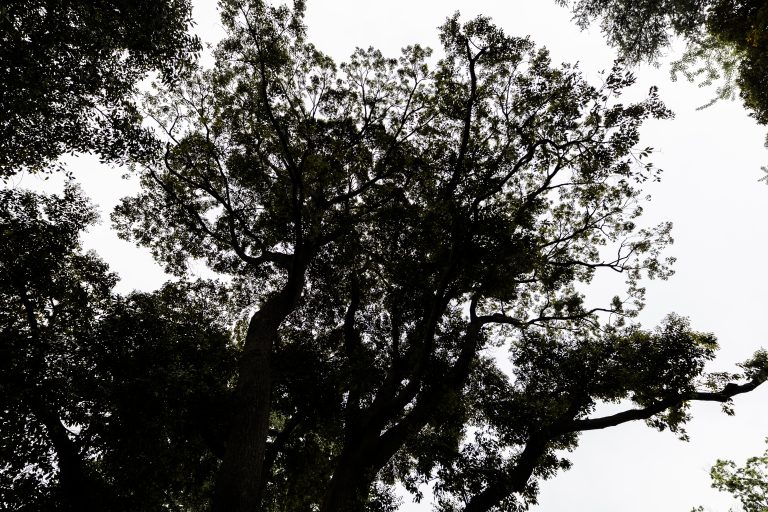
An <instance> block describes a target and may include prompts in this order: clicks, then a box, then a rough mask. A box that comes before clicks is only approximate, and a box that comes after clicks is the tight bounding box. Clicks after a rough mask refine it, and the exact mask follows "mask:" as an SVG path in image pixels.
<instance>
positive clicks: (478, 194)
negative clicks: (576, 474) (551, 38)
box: [113, 0, 768, 512]
mask: <svg viewBox="0 0 768 512" xmlns="http://www.w3.org/2000/svg"><path fill="white" fill-rule="evenodd" d="M221 6H222V13H223V24H224V27H225V29H226V30H227V33H228V36H227V37H226V38H225V40H224V41H223V42H222V43H221V44H220V45H219V47H218V49H217V53H216V57H217V60H216V64H215V66H214V68H213V69H211V70H208V71H201V72H199V73H197V74H196V75H195V76H194V77H192V78H190V79H189V80H187V81H184V82H183V83H182V86H181V87H179V88H177V89H174V90H160V91H158V92H157V94H155V95H154V96H152V97H151V98H149V100H148V102H147V110H148V116H150V117H151V119H152V120H153V121H154V122H155V124H156V125H157V126H158V127H159V131H158V134H157V136H158V137H159V138H160V139H161V140H162V142H163V149H162V150H161V151H159V152H158V153H157V154H156V155H155V157H154V158H153V159H150V160H148V161H147V162H146V165H145V166H144V168H143V170H142V171H141V174H142V177H141V179H142V184H143V192H142V193H141V194H140V195H139V196H137V197H135V198H129V199H126V200H124V201H123V203H122V204H121V206H120V207H119V208H118V209H117V211H116V212H115V214H114V217H113V218H114V220H115V223H116V226H117V228H118V230H119V231H120V232H121V233H122V235H123V236H125V237H127V238H131V239H133V240H135V241H137V242H139V243H141V244H143V245H145V246H147V247H149V248H151V249H152V250H153V252H154V254H155V255H156V257H157V258H158V259H159V261H161V262H163V263H164V264H165V265H166V267H167V268H168V270H170V271H172V272H176V273H178V274H181V275H183V274H184V273H185V269H186V263H187V262H188V261H190V260H191V259H202V260H204V261H206V262H207V263H208V265H209V266H210V267H211V268H212V269H214V270H216V271H217V272H221V273H225V274H230V275H231V276H232V279H233V281H234V283H235V286H236V287H238V288H240V289H241V290H242V292H243V293H245V294H246V295H249V296H250V298H251V299H250V300H251V304H252V307H253V308H252V309H251V310H250V313H249V315H250V316H249V318H248V320H247V326H245V327H244V328H243V330H244V340H243V342H242V351H241V353H240V356H239V363H238V380H237V384H236V388H235V390H234V398H233V407H234V413H233V417H232V422H231V426H230V432H229V435H228V438H227V441H226V449H225V452H224V457H223V461H222V464H221V468H220V471H219V476H218V479H217V484H216V492H215V496H214V501H213V509H214V510H216V511H234V512H239V511H243V512H245V511H249V512H250V511H254V510H318V509H319V510H322V511H327V512H330V511H353V510H355V511H356V510H393V509H394V508H396V507H397V502H396V499H395V498H394V497H393V495H392V488H393V485H394V483H395V482H401V483H403V484H405V485H406V487H407V488H408V489H410V490H411V491H413V492H414V493H416V494H417V495H418V484H420V483H426V482H432V483H433V484H434V492H435V494H436V497H437V500H438V508H439V509H440V510H444V511H449V510H465V511H473V512H474V511H485V510H514V509H516V507H517V506H518V505H523V504H525V503H531V502H534V501H535V496H536V480H537V479H538V478H546V477H548V476H551V475H553V474H554V473H555V472H556V471H557V469H558V468H562V467H566V466H567V464H568V463H567V461H565V460H563V459H561V458H560V456H559V454H558V450H560V449H564V448H567V449H572V448H574V447H575V446H576V444H577V440H578V433H579V432H581V431H585V430H594V429H602V428H606V427H611V426H615V425H618V424H621V423H624V422H627V421H633V420H640V419H644V420H647V421H648V422H649V423H650V424H651V425H653V426H655V427H657V428H661V429H663V428H670V429H672V430H675V431H678V432H680V433H681V434H682V431H681V429H682V426H683V424H684V423H685V421H686V420H687V419H688V414H687V410H688V407H689V404H690V403H691V402H692V401H696V400H705V401H717V402H723V403H725V404H728V403H729V402H730V400H731V398H732V397H733V396H734V395H736V394H739V393H743V392H746V391H750V390H752V389H754V388H755V387H757V386H758V385H759V384H760V383H762V382H763V381H764V380H765V379H766V378H767V377H768V361H767V360H766V359H767V358H766V355H765V354H764V353H758V354H757V355H756V357H755V358H754V359H752V360H751V361H749V362H747V363H745V365H744V370H745V371H744V374H743V375H726V374H716V375H707V374H705V373H704V364H705V362H706V361H707V360H709V359H711V358H712V357H713V356H714V351H715V349H716V343H715V340H714V337H713V336H712V335H710V334H703V333H697V332H695V331H693V330H691V329H690V327H689V326H688V324H687V322H686V321H685V320H684V319H681V318H679V317H676V316H670V317H669V319H668V320H667V321H666V322H665V324H664V325H662V326H661V327H659V328H658V329H657V330H656V331H652V332H648V331H644V330H642V329H640V328H639V326H636V325H632V324H631V323H627V322H629V321H630V319H631V318H632V316H633V315H634V314H635V312H636V311H637V309H638V308H639V307H641V305H642V300H643V299H642V298H643V289H642V287H641V286H640V284H639V281H640V279H641V278H643V277H644V276H649V277H661V278H665V277H666V276H667V275H668V273H669V270H668V268H667V263H668V262H667V261H666V260H664V259H663V257H662V256H661V251H662V250H663V248H664V246H665V245H667V244H668V243H669V242H670V237H669V230H670V226H669V225H668V224H662V225H660V226H658V227H656V228H647V229H641V228H639V227H638V226H637V224H636V223H637V218H638V217H639V215H640V213H641V208H640V206H639V203H640V201H641V197H642V196H641V191H640V185H641V184H642V183H643V182H644V181H645V180H647V179H649V178H655V177H656V172H655V170H654V169H653V167H652V166H650V165H648V164H646V163H645V162H640V160H643V159H644V158H645V157H646V156H647V154H648V152H649V150H647V149H638V148H636V145H637V143H638V131H639V128H640V125H641V123H642V122H643V120H645V119H647V118H649V117H654V118H666V117H668V116H669V112H668V111H667V109H665V108H664V106H663V104H662V103H661V102H660V100H659V99H658V97H657V95H656V91H655V90H653V89H652V90H651V91H650V93H649V95H648V97H647V98H645V99H643V100H641V101H639V102H636V103H628V104H624V103H620V102H618V99H617V98H618V96H619V95H620V93H621V91H622V90H623V89H624V88H625V87H627V86H628V85H630V84H631V83H632V82H633V77H632V75H631V74H630V73H628V72H627V71H626V70H624V69H622V68H621V67H620V66H616V67H614V69H612V70H611V72H610V73H608V74H607V75H606V76H605V79H604V85H603V86H601V87H593V86H591V85H589V84H588V83H587V82H586V81H585V80H584V79H583V78H582V77H581V75H580V74H579V73H578V71H577V70H576V69H574V68H573V67H570V66H554V65H553V64H552V63H551V62H550V60H549V57H548V55H547V52H546V51H545V50H541V49H537V48H535V46H534V44H533V43H532V42H531V41H529V40H528V39H521V38H516V37H510V36H507V35H505V34H504V33H503V32H502V31H501V30H500V29H499V28H498V27H496V26H494V25H493V24H492V23H491V22H490V20H488V19H487V18H482V17H480V18H477V19H474V20H471V21H469V22H466V23H462V22H461V21H460V20H459V18H458V16H454V17H452V18H450V19H449V20H447V21H446V23H445V24H444V25H443V26H442V27H441V29H440V38H441V42H442V44H443V52H444V53H443V56H442V57H441V58H440V59H439V60H438V61H437V62H436V63H434V64H433V63H432V60H431V57H430V55H431V52H430V51H429V50H428V49H425V48H422V47H419V46H409V47H407V48H405V49H404V50H403V53H402V55H401V56H400V57H399V58H396V59H390V58H385V57H384V56H383V55H381V53H380V52H378V51H376V50H374V49H367V50H363V49H358V50H357V51H356V52H355V53H354V54H353V55H352V57H351V58H350V60H349V61H348V62H346V63H344V64H342V65H340V66H336V64H334V62H333V61H332V60H331V59H330V58H329V57H327V56H325V55H324V54H322V53H321V52H320V51H319V50H317V49H316V48H315V47H314V46H313V45H312V44H311V43H309V42H308V41H306V30H305V27H304V26H303V24H302V16H303V10H304V3H303V2H302V1H296V2H294V3H293V6H286V5H277V6H274V5H270V4H268V3H266V2H263V1H259V0H251V1H246V0H227V1H224V2H222V4H221ZM603 246H608V247H611V248H613V249H615V250H614V251H613V252H612V253H610V252H607V251H604V250H602V247H603ZM609 254H610V255H609ZM601 271H613V272H619V273H623V274H624V275H625V276H626V279H627V285H628V286H627V289H626V290H624V291H623V292H622V295H623V296H624V297H623V298H619V297H617V298H615V299H614V300H613V301H612V302H611V303H610V304H607V305H602V306H590V305H587V303H586V299H585V298H584V296H583V295H582V294H581V293H580V292H579V289H580V287H581V286H583V285H584V284H585V283H588V282H590V280H591V279H592V278H593V277H594V275H595V274H596V273H597V272H601ZM501 348H503V349H505V350H507V351H508V352H509V361H505V359H506V357H505V356H504V355H503V353H502V351H500V350H499V349H501ZM739 379H741V380H739ZM620 400H631V401H633V402H634V403H635V407H634V408H629V409H627V410H626V411H624V412H621V413H617V414H614V415H610V416H605V417H595V416H593V413H594V410H595V407H596V405H597V404H598V403H599V402H601V401H620Z"/></svg>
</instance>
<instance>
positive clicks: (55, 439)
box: [36, 408, 103, 512]
mask: <svg viewBox="0 0 768 512" xmlns="http://www.w3.org/2000/svg"><path fill="white" fill-rule="evenodd" d="M36 414H37V416H38V418H39V419H40V421H41V422H42V423H43V425H45V429H46V430H47V432H48V439H49V440H50V441H51V444H52V445H53V448H54V450H55V451H56V461H57V464H58V467H59V486H60V489H61V496H62V501H63V502H64V504H65V506H67V507H69V508H68V509H69V510H73V511H74V510H77V511H83V512H91V511H93V512H96V511H100V510H103V509H102V507H101V500H100V498H101V496H100V488H99V487H98V486H97V485H95V482H93V481H91V479H90V478H89V477H88V475H87V472H86V469H85V465H84V463H83V459H82V457H81V455H80V451H79V450H78V448H77V446H76V445H75V443H74V442H73V441H72V440H71V439H70V438H69V433H68V432H67V429H66V428H65V427H64V425H62V423H61V421H60V420H59V417H58V416H57V415H56V414H54V413H52V412H50V411H49V410H47V409H43V408H39V409H38V411H37V413H36Z"/></svg>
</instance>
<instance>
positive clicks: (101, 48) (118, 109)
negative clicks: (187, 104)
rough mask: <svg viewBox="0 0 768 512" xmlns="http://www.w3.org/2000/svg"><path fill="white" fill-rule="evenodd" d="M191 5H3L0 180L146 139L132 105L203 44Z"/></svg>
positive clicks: (46, 1) (113, 155) (106, 154)
mask: <svg viewBox="0 0 768 512" xmlns="http://www.w3.org/2000/svg"><path fill="white" fill-rule="evenodd" d="M190 13H191V7H190V2H189V1H188V0H164V1H155V0H141V1H135V0H131V1H128V0H10V1H6V2H3V3H2V5H1V6H0V112H1V113H2V114H0V177H5V176H8V175H10V174H13V173H15V172H18V171H19V170H21V169H25V168H26V169H29V170H33V171H34V170H41V169H44V168H46V167H47V166H48V165H50V164H51V163H55V161H56V159H57V158H58V157H59V156H60V155H62V154H65V153H69V152H76V151H96V152H98V153H99V154H100V155H101V156H102V157H103V158H104V159H105V160H117V161H120V160H122V159H124V158H125V157H126V156H127V154H129V153H133V154H140V153H141V152H142V151H143V149H142V148H143V145H144V144H146V143H148V142H149V139H148V138H147V137H146V136H145V135H144V134H143V132H142V131H141V130H140V128H139V122H140V117H139V116H138V115H137V112H136V109H135V107H134V106H133V104H132V103H131V95H132V93H133V91H134V87H135V85H136V83H137V81H138V80H140V79H141V78H143V77H144V76H146V75H147V73H148V72H149V71H152V70H156V71H158V72H159V73H160V75H161V77H162V78H163V79H165V80H166V81H172V80H174V79H176V78H177V77H178V76H179V74H180V71H181V69H182V67H184V66H186V65H187V64H188V63H189V62H190V60H191V59H193V58H194V55H195V54H196V52H197V51H198V49H199V47H200V43H199V41H198V40H197V38H196V37H193V36H191V35H189V34H188V33H187V29H188V27H189V24H190Z"/></svg>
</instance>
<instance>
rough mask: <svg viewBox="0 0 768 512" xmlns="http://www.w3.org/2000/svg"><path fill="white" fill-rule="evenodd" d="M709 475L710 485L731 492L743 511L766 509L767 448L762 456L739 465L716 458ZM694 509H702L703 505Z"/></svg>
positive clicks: (767, 492) (767, 484) (753, 511)
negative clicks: (710, 478) (710, 477)
mask: <svg viewBox="0 0 768 512" xmlns="http://www.w3.org/2000/svg"><path fill="white" fill-rule="evenodd" d="M710 475H711V476H712V487H714V488H715V489H717V490H719V491H723V492H728V493H730V494H732V495H733V496H734V497H735V498H737V499H738V500H739V501H740V502H741V506H742V508H743V510H744V512H765V511H766V510H768V450H766V452H765V453H763V455H762V456H757V457H750V458H748V459H747V460H746V462H745V463H744V465H743V466H741V467H738V466H736V463H735V462H733V461H731V460H721V459H718V461H717V462H716V463H715V465H714V466H712V470H711V471H710ZM694 510H698V511H703V510H704V507H698V508H697V509H694Z"/></svg>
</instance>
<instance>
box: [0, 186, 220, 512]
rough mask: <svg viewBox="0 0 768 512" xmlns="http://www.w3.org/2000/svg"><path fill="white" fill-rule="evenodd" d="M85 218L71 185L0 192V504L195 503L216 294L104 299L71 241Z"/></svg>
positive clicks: (101, 280)
mask: <svg viewBox="0 0 768 512" xmlns="http://www.w3.org/2000/svg"><path fill="white" fill-rule="evenodd" d="M94 219H95V214H94V212H93V210H92V209H91V208H90V206H89V205H88V204H87V202H86V201H85V200H84V199H83V198H82V196H81V194H80V193H79V191H78V190H77V189H76V188H73V187H71V186H69V187H67V188H66V189H65V192H64V194H63V195H62V196H48V197H47V196H40V195H36V194H33V193H30V192H24V191H14V190H3V191H2V192H0V232H2V235H3V244H2V247H0V301H1V303H2V305H3V307H2V309H1V310H0V339H2V344H1V345H0V390H1V391H2V392H0V427H1V429H2V430H1V431H2V436H0V460H2V465H0V504H2V508H3V509H4V510H13V511H33V510H34V511H47V510H51V511H53V510H57V511H59V510H73V511H103V510H110V511H118V510H125V511H129V510H148V511H149V510H169V509H171V510H202V508H201V507H202V505H201V503H206V502H207V498H206V494H207V490H206V485H205V484H206V481H207V480H210V478H211V477H212V472H213V471H215V468H216V465H217V463H216V461H217V459H216V457H215V456H214V454H213V453H214V452H215V450H216V444H215V440H216V439H218V438H219V437H220V435H219V434H218V430H220V429H222V428H224V427H223V426H222V425H221V424H219V422H220V421H221V418H224V417H226V416H225V415H224V414H221V413H220V414H218V417H216V415H214V417H209V416H208V415H209V414H211V413H216V411H217V410H219V409H221V408H222V407H223V408H225V407H226V385H227V381H228V379H229V378H231V375H232V371H231V369H232V364H231V350H230V348H229V347H230V344H229V340H230V338H229V335H228V333H227V330H226V329H225V328H224V327H223V325H222V319H220V318H217V315H219V313H220V311H221V308H220V306H219V304H218V303H214V302H211V301H212V299H213V298H215V297H219V298H220V292H217V290H216V288H215V287H214V286H212V285H210V284H205V283H190V284H186V285H185V284H183V283H179V284H168V285H166V286H165V287H163V288H162V289H161V290H159V291H158V292H155V293H151V294H142V293H134V294H131V295H129V296H128V297H117V296H115V295H114V294H113V293H112V291H111V290H112V287H113V285H114V284H115V282H116V276H115V275H114V274H111V273H110V272H109V271H108V269H107V266H106V265H105V264H104V263H103V262H102V261H101V260H99V259H98V257H96V256H95V255H94V254H92V253H83V252H82V250H81V249H80V246H79V242H78V236H79V233H80V231H81V230H82V229H83V228H84V227H85V226H86V225H88V224H90V223H92V222H93V221H94ZM209 439H210V440H213V441H212V442H209V441H208V440H209ZM207 488H208V489H210V485H208V487H207Z"/></svg>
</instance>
